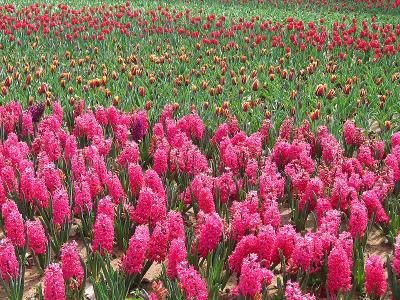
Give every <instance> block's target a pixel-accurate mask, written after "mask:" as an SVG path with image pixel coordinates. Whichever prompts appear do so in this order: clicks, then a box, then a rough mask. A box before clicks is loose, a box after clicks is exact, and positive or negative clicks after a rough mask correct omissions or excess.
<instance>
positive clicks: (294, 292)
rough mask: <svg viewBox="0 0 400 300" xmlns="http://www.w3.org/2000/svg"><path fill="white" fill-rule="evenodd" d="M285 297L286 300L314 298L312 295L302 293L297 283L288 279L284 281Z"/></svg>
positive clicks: (311, 299)
mask: <svg viewBox="0 0 400 300" xmlns="http://www.w3.org/2000/svg"><path fill="white" fill-rule="evenodd" d="M285 297H286V299H287V300H315V296H314V295H310V294H308V293H307V294H304V295H303V293H302V291H301V289H300V286H299V283H298V282H293V281H290V280H289V281H288V282H287V283H286V289H285Z"/></svg>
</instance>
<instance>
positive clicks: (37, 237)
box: [25, 220, 48, 255]
mask: <svg viewBox="0 0 400 300" xmlns="http://www.w3.org/2000/svg"><path fill="white" fill-rule="evenodd" d="M25 225H26V234H27V237H28V248H29V250H31V251H33V253H35V254H36V255H37V254H45V253H46V246H47V243H48V241H47V237H46V234H45V231H44V228H43V225H42V223H41V222H40V221H39V220H35V221H29V220H28V221H26V223H25Z"/></svg>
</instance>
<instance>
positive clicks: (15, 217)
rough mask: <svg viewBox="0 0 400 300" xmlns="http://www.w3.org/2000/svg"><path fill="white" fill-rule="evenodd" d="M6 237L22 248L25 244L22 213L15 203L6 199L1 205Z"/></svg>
mask: <svg viewBox="0 0 400 300" xmlns="http://www.w3.org/2000/svg"><path fill="white" fill-rule="evenodd" d="M1 212H2V215H3V222H4V228H5V231H6V237H7V238H9V239H10V240H11V242H12V243H13V245H14V246H16V247H18V248H22V247H24V246H25V226H24V220H23V219H22V215H21V214H20V212H19V211H18V207H17V204H15V202H14V201H11V200H8V201H6V202H5V203H4V204H3V206H2V207H1Z"/></svg>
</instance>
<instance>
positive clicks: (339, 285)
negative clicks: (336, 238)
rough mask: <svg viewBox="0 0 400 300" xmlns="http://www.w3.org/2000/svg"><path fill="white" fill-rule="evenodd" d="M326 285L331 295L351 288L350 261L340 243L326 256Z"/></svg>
mask: <svg viewBox="0 0 400 300" xmlns="http://www.w3.org/2000/svg"><path fill="white" fill-rule="evenodd" d="M327 286H328V291H329V293H330V294H332V295H336V294H337V293H338V292H339V291H340V290H341V291H342V292H346V291H348V290H350V289H351V262H349V260H348V258H347V254H346V252H345V251H344V249H343V248H342V247H341V246H340V245H338V246H336V247H334V248H333V250H332V251H331V253H330V254H329V257H328V281H327Z"/></svg>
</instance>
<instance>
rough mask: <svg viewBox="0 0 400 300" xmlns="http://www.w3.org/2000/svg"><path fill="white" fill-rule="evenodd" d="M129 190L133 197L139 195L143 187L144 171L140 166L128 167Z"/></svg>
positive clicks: (131, 165)
mask: <svg viewBox="0 0 400 300" xmlns="http://www.w3.org/2000/svg"><path fill="white" fill-rule="evenodd" d="M128 176H129V188H130V190H131V193H132V195H133V196H136V195H138V193H139V191H140V189H141V187H142V185H143V171H142V167H141V166H140V165H136V164H130V165H129V167H128Z"/></svg>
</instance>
